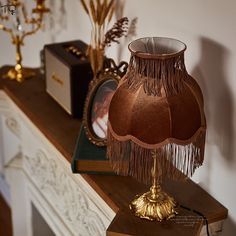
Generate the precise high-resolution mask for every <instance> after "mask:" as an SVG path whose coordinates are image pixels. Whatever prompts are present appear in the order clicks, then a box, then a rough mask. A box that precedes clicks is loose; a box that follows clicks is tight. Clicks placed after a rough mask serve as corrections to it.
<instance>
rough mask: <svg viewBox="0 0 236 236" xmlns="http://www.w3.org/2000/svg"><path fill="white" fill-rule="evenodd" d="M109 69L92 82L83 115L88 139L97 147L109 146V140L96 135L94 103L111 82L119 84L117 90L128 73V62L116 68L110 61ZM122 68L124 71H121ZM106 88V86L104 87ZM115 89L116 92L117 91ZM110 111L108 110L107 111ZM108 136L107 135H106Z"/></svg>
mask: <svg viewBox="0 0 236 236" xmlns="http://www.w3.org/2000/svg"><path fill="white" fill-rule="evenodd" d="M108 62H109V67H108V68H106V69H104V70H103V71H102V72H101V73H99V75H98V76H97V77H95V78H94V79H93V80H91V82H90V84H89V90H88V94H87V97H86V100H85V105H84V113H83V121H82V123H83V126H84V129H85V134H86V136H87V138H88V140H89V141H90V142H91V143H93V144H95V145H97V146H100V147H102V146H106V144H107V138H106V137H99V135H98V133H96V131H95V129H94V126H93V122H92V116H93V113H94V111H93V110H92V109H93V106H94V103H95V102H94V101H95V98H96V96H97V93H98V92H99V90H101V88H102V86H103V85H104V84H105V83H108V82H109V81H112V82H115V83H117V85H116V88H117V86H118V84H119V81H120V79H121V78H122V77H123V75H124V74H125V73H126V71H127V67H128V64H127V63H126V62H122V63H120V64H119V66H114V65H115V63H114V61H113V60H111V59H110V61H108ZM121 68H122V70H121ZM104 87H105V86H104ZM116 88H115V89H116ZM115 89H114V91H115ZM107 111H108V109H107ZM105 135H106V134H105Z"/></svg>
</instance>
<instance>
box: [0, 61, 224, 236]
mask: <svg viewBox="0 0 236 236" xmlns="http://www.w3.org/2000/svg"><path fill="white" fill-rule="evenodd" d="M7 69H9V67H6V66H5V67H2V68H1V69H0V78H1V77H2V75H3V73H5V72H6V71H7ZM36 72H37V70H36ZM0 89H3V90H4V91H5V92H6V93H7V94H8V96H9V97H10V98H11V99H12V100H13V101H14V102H15V103H16V104H17V106H19V108H20V109H21V110H22V111H23V112H24V113H25V114H26V115H27V116H28V118H29V119H30V120H31V121H32V122H33V123H34V124H35V125H36V126H37V127H38V128H39V129H40V130H41V132H42V133H43V134H44V135H45V136H46V137H47V138H48V139H49V140H50V141H51V143H53V144H54V146H55V147H56V148H57V149H58V150H59V151H60V152H61V153H62V155H63V156H64V157H65V158H66V159H67V160H68V161H69V162H71V159H72V155H73V151H74V147H75V143H76V139H77V136H78V132H79V127H80V125H81V121H80V120H77V119H73V118H71V117H70V116H69V115H68V114H67V113H66V112H65V111H64V110H63V109H62V108H61V107H60V106H59V105H58V104H57V103H56V102H55V101H54V100H53V99H52V98H51V97H50V96H49V95H48V94H47V93H46V91H45V81H44V80H43V78H42V77H41V76H40V75H39V74H38V76H36V77H35V78H33V79H29V80H27V81H25V82H24V83H22V84H19V83H17V82H15V81H9V80H4V79H1V80H0ZM82 176H83V178H84V179H85V180H86V181H87V182H88V184H89V185H91V186H92V188H93V189H94V190H95V191H96V192H97V193H98V194H99V195H100V196H101V197H102V198H103V199H104V201H105V202H107V204H108V205H109V206H110V207H111V208H112V209H113V210H114V211H115V212H116V213H117V214H116V217H115V218H114V220H113V221H112V222H111V224H110V226H109V228H108V229H107V235H156V234H158V235H164V236H169V235H174V234H176V235H183V236H184V235H188V236H191V235H199V232H200V230H201V227H202V224H203V221H198V223H196V224H195V225H194V226H193V227H185V228H184V230H183V226H182V225H180V224H176V222H175V221H174V220H173V221H168V222H163V223H158V222H149V221H146V220H140V219H138V218H136V217H134V216H133V215H131V213H130V211H129V209H128V205H129V202H130V201H131V200H132V199H133V197H134V196H135V195H136V194H137V193H142V192H144V191H147V189H148V187H147V186H145V185H143V184H141V183H138V182H137V181H135V180H133V179H132V178H130V177H121V176H109V175H86V174H83V175H82ZM163 188H164V189H165V190H166V191H167V192H169V193H170V194H172V195H173V196H174V197H175V199H176V200H177V201H178V202H179V203H180V204H181V205H184V206H186V207H188V208H191V209H194V210H195V211H198V212H201V213H202V214H203V215H204V216H205V217H206V218H207V219H208V223H213V222H216V221H220V220H224V219H225V218H226V217H227V209H226V208H225V207H224V206H222V205H221V204H220V203H219V202H218V201H216V200H215V199H214V198H213V197H211V196H210V195H209V194H208V193H207V192H205V191H204V190H203V189H202V188H200V187H199V186H198V185H197V184H195V183H194V182H192V181H191V180H187V181H186V182H171V181H169V182H165V183H164V184H163ZM179 212H180V213H181V214H183V215H185V216H186V215H192V214H193V213H192V212H190V211H188V210H184V209H182V208H181V209H179ZM190 213H191V214H190ZM181 214H180V215H181ZM173 228H174V229H173Z"/></svg>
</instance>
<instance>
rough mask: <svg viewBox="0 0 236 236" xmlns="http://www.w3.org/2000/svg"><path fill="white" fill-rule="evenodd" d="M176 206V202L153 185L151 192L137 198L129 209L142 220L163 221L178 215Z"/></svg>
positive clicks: (158, 186)
mask: <svg viewBox="0 0 236 236" xmlns="http://www.w3.org/2000/svg"><path fill="white" fill-rule="evenodd" d="M175 206H176V203H175V200H174V199H173V198H172V197H170V196H169V195H168V194H167V193H165V192H163V191H162V190H161V188H160V185H159V184H157V185H156V186H155V185H153V186H152V187H151V188H150V191H149V192H147V193H144V194H143V195H141V196H136V198H135V199H134V200H133V201H132V202H131V204H130V206H129V207H130V209H131V211H132V212H133V213H134V214H135V215H136V216H138V217H140V218H144V219H147V220H157V221H162V220H164V219H170V218H172V217H174V216H175V215H176V214H177V212H176V211H175Z"/></svg>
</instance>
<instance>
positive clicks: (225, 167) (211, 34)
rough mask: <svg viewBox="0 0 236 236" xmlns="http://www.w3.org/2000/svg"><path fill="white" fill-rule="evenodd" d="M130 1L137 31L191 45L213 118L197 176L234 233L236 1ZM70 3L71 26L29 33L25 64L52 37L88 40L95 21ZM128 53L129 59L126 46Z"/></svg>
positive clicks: (189, 57) (6, 60) (0, 48)
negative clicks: (225, 214)
mask: <svg viewBox="0 0 236 236" xmlns="http://www.w3.org/2000/svg"><path fill="white" fill-rule="evenodd" d="M52 1H53V0H52ZM57 2H59V1H58V0H57ZM125 2H126V7H125V15H126V16H128V17H129V18H133V17H135V16H137V17H138V32H137V37H145V36H168V37H174V38H177V39H180V40H182V41H183V42H185V43H186V44H187V46H188V49H187V51H186V65H187V68H188V71H189V73H190V74H191V75H193V76H194V77H195V78H196V79H197V81H198V82H199V84H200V86H201V88H202V90H203V93H204V98H205V111H206V117H207V124H208V135H207V145H206V153H205V154H206V155H205V156H206V159H205V163H204V165H203V167H201V168H200V169H199V170H197V172H196V174H195V176H194V179H195V180H196V181H197V182H199V183H200V185H201V186H202V187H203V188H204V189H206V190H207V191H208V192H209V193H210V194H212V196H214V197H215V198H216V199H217V200H218V201H220V202H221V203H222V204H224V205H225V206H226V207H227V208H228V209H229V217H228V220H227V221H226V224H225V227H224V233H223V235H224V236H231V235H232V236H233V235H235V234H236V202H235V201H236V187H235V186H236V184H235V182H236V171H235V170H236V158H235V147H234V143H235V141H236V125H235V124H234V120H235V107H236V91H235V90H236V82H235V78H236V70H235V69H234V66H235V65H236V41H235V40H236V27H235V23H236V1H235V0H224V1H223V0H178V1H176V0H145V1H143V0H128V1H125ZM65 4H66V12H67V15H66V19H67V27H65V28H64V29H60V27H59V28H58V29H59V31H61V32H59V33H56V34H55V33H54V32H53V31H52V30H51V31H50V32H49V31H46V32H45V33H41V32H40V33H38V34H37V35H35V36H32V37H29V38H28V40H27V41H26V45H25V47H24V51H23V53H24V61H23V62H24V64H25V65H28V66H38V65H39V56H38V54H39V50H40V49H41V48H42V47H43V45H44V44H45V43H50V42H51V41H52V39H53V37H54V38H55V39H56V41H66V40H72V39H77V38H78V39H82V40H84V41H86V42H89V37H90V23H89V20H88V19H87V17H86V16H85V14H84V13H83V11H82V10H81V6H80V3H79V1H78V0H70V1H69V0H67V1H65ZM54 15H56V14H55V12H54ZM57 18H58V19H59V18H60V14H59V15H58V14H57ZM63 27H64V26H63ZM53 34H54V35H53ZM116 53H117V49H116V47H113V48H112V49H111V50H110V51H109V55H112V56H114V57H115V56H116ZM123 55H124V57H123V58H124V59H126V60H128V58H129V52H128V50H127V49H126V47H124V54H123ZM13 62H14V50H13V48H12V45H11V43H10V41H9V37H8V36H7V35H6V34H5V33H2V32H0V65H3V64H12V63H13Z"/></svg>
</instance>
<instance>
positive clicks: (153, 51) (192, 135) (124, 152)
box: [107, 37, 206, 221]
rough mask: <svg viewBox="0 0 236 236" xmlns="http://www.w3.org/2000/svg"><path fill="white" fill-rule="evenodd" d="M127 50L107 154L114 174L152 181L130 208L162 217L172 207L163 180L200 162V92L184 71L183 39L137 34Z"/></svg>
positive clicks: (110, 122)
mask: <svg viewBox="0 0 236 236" xmlns="http://www.w3.org/2000/svg"><path fill="white" fill-rule="evenodd" d="M129 50H130V52H131V59H130V63H129V68H128V72H127V74H126V75H125V76H124V77H123V78H122V80H121V82H120V83H119V86H118V88H117V90H116V92H115V94H114V95H113V98H112V100H111V103H110V107H109V119H108V134H107V135H108V137H107V139H108V140H107V156H108V158H109V159H110V163H111V166H112V168H113V169H114V171H115V172H116V173H117V174H119V175H124V176H132V177H134V178H136V179H137V180H139V181H141V182H143V183H146V184H150V183H152V186H151V188H150V191H149V192H147V193H144V194H143V195H141V196H137V197H136V198H135V199H134V200H133V201H132V202H131V204H130V208H131V210H132V211H133V212H134V214H135V215H136V216H139V217H141V218H145V219H149V220H158V221H162V220H163V219H169V218H171V217H173V216H174V215H175V213H176V210H175V207H176V202H175V200H174V199H173V197H171V196H169V195H168V194H167V193H165V192H164V191H162V189H161V187H160V183H161V182H162V180H163V179H164V178H170V179H174V180H181V179H185V178H187V177H191V176H192V175H193V173H194V170H195V169H196V168H197V167H199V166H200V165H202V163H203V159H204V146H205V135H206V121H205V115H204V110H203V105H204V104H203V96H202V92H201V89H200V87H199V86H198V84H197V82H196V81H195V80H194V79H193V78H192V77H191V76H190V75H189V74H188V73H187V71H186V68H185V64H184V52H185V50H186V45H185V44H184V43H183V42H181V41H179V40H176V39H171V38H161V37H149V38H141V39H137V40H135V41H133V42H131V43H130V44H129Z"/></svg>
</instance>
